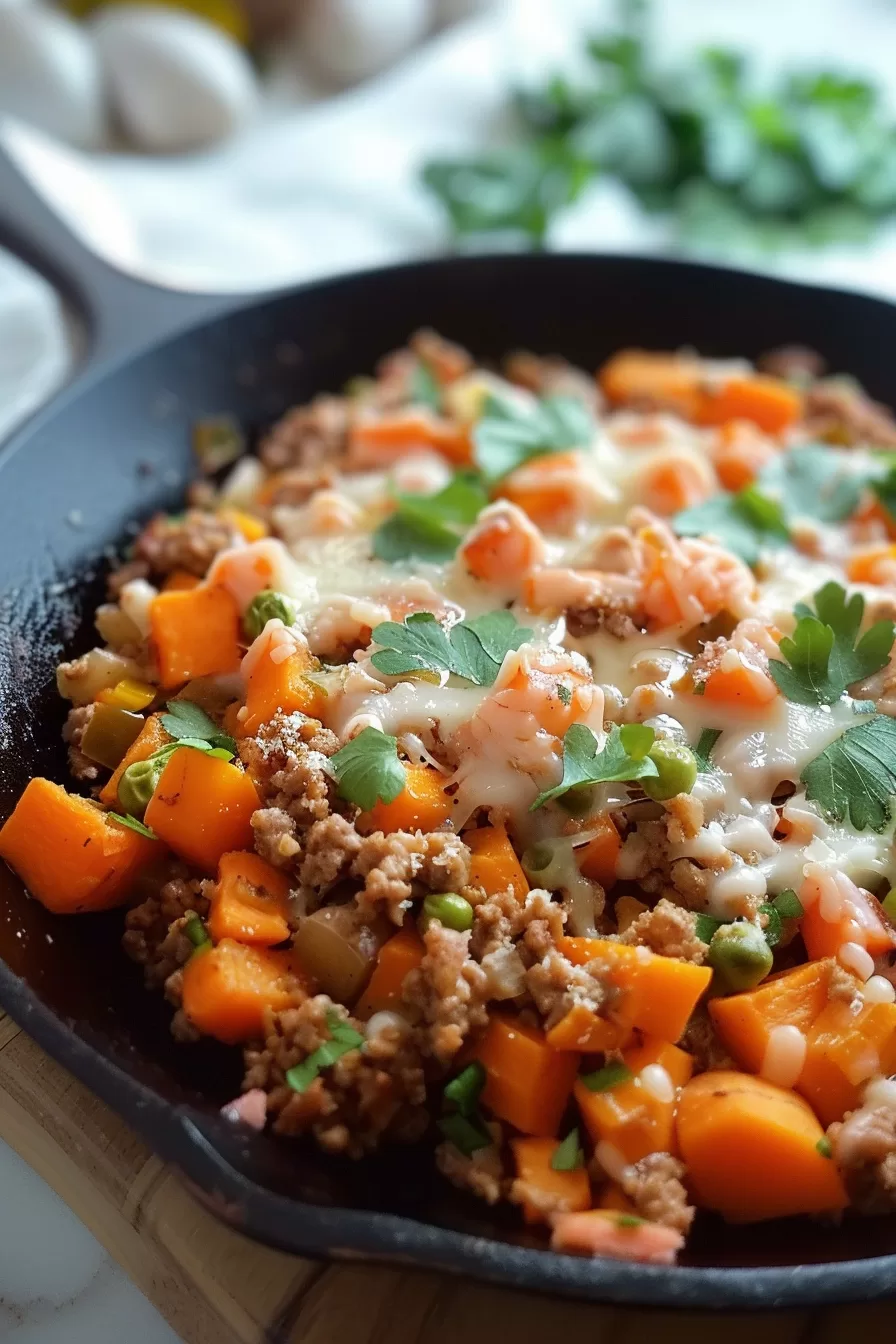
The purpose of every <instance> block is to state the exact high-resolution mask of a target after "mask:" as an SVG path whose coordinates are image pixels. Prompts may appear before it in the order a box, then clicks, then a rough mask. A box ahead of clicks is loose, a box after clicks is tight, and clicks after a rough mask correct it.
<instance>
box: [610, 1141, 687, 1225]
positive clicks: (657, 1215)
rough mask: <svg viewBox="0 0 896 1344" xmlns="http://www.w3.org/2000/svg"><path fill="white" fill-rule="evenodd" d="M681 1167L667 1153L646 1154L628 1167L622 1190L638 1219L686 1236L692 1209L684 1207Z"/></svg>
mask: <svg viewBox="0 0 896 1344" xmlns="http://www.w3.org/2000/svg"><path fill="white" fill-rule="evenodd" d="M684 1170H685V1169H684V1163H683V1162H679V1161H678V1158H677V1157H673V1156H672V1154H671V1153H650V1154H648V1156H647V1157H642V1158H641V1160H640V1162H636V1163H635V1165H634V1166H633V1167H629V1168H628V1170H627V1171H626V1173H625V1175H624V1176H623V1178H622V1188H623V1190H624V1191H625V1193H626V1194H627V1195H628V1197H629V1199H630V1200H631V1201H632V1203H633V1204H634V1206H635V1208H636V1209H637V1211H638V1214H639V1216H640V1217H641V1218H646V1219H647V1221H648V1222H650V1223H660V1224H661V1225H662V1226H663V1227H671V1228H674V1229H675V1231H676V1232H681V1234H682V1235H683V1236H685V1235H687V1233H688V1231H689V1230H690V1226H691V1223H692V1222H693V1221H694V1212H695V1211H694V1209H693V1208H692V1207H691V1205H690V1204H689V1203H688V1197H687V1194H686V1192H685V1188H684V1186H683V1185H682V1177H683V1176H684Z"/></svg>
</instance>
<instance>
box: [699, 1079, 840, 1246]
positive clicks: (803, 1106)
mask: <svg viewBox="0 0 896 1344" xmlns="http://www.w3.org/2000/svg"><path fill="white" fill-rule="evenodd" d="M677 1129H678V1146H679V1149H680V1152H681V1156H682V1159H683V1160H684V1162H685V1165H686V1166H687V1169H688V1182H689V1184H690V1187H691V1189H692V1190H693V1193H694V1196H695V1198H696V1201H697V1203H698V1204H699V1205H700V1206H701V1207H702V1208H706V1209H715V1210H716V1211H717V1212H719V1213H722V1214H724V1215H725V1217H726V1218H728V1219H729V1220H730V1221H732V1222H755V1221H758V1220H760V1219H763V1218H783V1217H787V1216H789V1215H791V1214H800V1213H828V1212H834V1211H835V1210H837V1209H842V1208H845V1206H846V1203H847V1198H846V1192H845V1190H844V1189H843V1183H842V1181H841V1180H840V1176H839V1173H838V1171H837V1167H836V1164H835V1163H834V1162H832V1161H831V1159H830V1158H829V1157H825V1156H824V1154H823V1152H822V1151H820V1150H819V1147H818V1145H819V1143H820V1142H821V1140H822V1139H823V1138H824V1137H825V1135H824V1130H823V1129H822V1127H821V1125H820V1124H819V1122H818V1120H817V1118H816V1117H815V1115H814V1114H813V1112H812V1109H811V1107H810V1106H809V1105H808V1104H807V1102H805V1101H804V1100H803V1099H802V1097H798V1096H797V1095H796V1093H795V1092H788V1091H786V1090H785V1089H784V1088H783V1087H776V1086H775V1085H774V1084H773V1083H768V1082H766V1081H765V1079H764V1078H754V1077H753V1075H752V1074H749V1073H736V1072H734V1071H733V1070H727V1069H725V1070H719V1071H714V1072H710V1073H701V1074H700V1076H699V1078H695V1079H694V1080H693V1081H692V1082H690V1083H689V1084H688V1086H687V1087H686V1088H685V1089H684V1091H683V1092H682V1094H681V1100H680V1101H679V1103H678V1123H677ZM822 1146H823V1145H822Z"/></svg>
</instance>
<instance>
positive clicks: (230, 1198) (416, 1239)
mask: <svg viewBox="0 0 896 1344" xmlns="http://www.w3.org/2000/svg"><path fill="white" fill-rule="evenodd" d="M595 263H597V264H602V265H607V264H617V265H619V266H621V267H625V268H630V269H632V271H634V270H636V269H641V270H642V271H644V272H646V273H650V272H653V273H655V274H656V273H660V272H663V271H671V270H676V271H690V272H692V273H694V274H700V275H702V276H704V277H705V278H712V277H713V276H717V277H719V278H721V277H723V276H724V277H732V278H734V277H736V278H737V279H738V280H739V281H741V282H742V283H743V282H747V283H750V284H753V285H755V286H757V287H763V288H767V290H768V292H769V294H770V295H771V294H774V293H780V292H781V291H783V290H787V291H790V292H804V293H806V292H809V293H812V294H813V295H814V296H816V297H817V298H827V299H828V300H829V301H830V302H831V303H832V304H843V303H845V302H849V303H850V304H853V305H858V306H859V307H865V308H875V309H883V310H886V311H888V312H889V313H891V314H893V313H896V305H894V304H893V303H891V302H888V301H887V300H885V299H880V298H877V297H876V296H874V295H871V294H867V293H863V292H861V291H854V290H849V289H838V288H833V287H830V286H822V285H813V284H809V283H806V282H801V281H796V280H789V279H785V278H782V277H779V276H777V275H769V274H766V273H763V272H760V271H753V270H748V269H743V268H738V267H732V266H722V265H716V264H713V263H707V262H698V261H692V260H689V259H683V260H678V259H672V258H666V257H650V256H649V257H644V256H640V255H638V254H630V253H618V254H616V253H600V252H593V253H581V252H562V253H541V254H516V253H511V254H479V255H462V256H453V257H441V258H433V259H427V260H418V261H410V262H403V263H399V264H396V265H391V266H385V267H371V268H367V269H364V270H355V271H350V272H346V273H342V274H340V275H337V276H328V277H322V278H320V279H316V280H313V281H310V282H306V283H302V284H299V285H295V286H287V287H283V288H279V289H276V290H272V291H268V292H266V293H264V294H263V295H260V296H259V295H245V294H239V295H228V296H226V297H223V296H222V298H221V301H220V305H219V306H218V307H216V308H214V309H213V310H212V311H211V312H210V313H205V314H201V315H200V316H199V317H198V318H197V317H194V318H193V320H190V321H186V322H180V323H178V324H177V326H176V328H175V329H174V330H172V331H170V332H169V333H167V334H165V335H161V336H160V335H158V334H156V335H155V336H154V337H153V338H152V339H151V340H149V341H147V342H146V343H145V344H143V345H141V346H139V347H137V348H136V349H135V348H131V349H128V350H126V351H125V352H123V353H122V354H121V355H117V356H113V357H111V358H109V359H105V360H101V361H98V362H96V363H93V364H91V363H89V362H88V364H87V366H86V367H85V368H84V369H83V371H82V372H80V373H79V372H78V370H77V369H76V370H75V371H74V374H73V376H72V377H71V378H70V379H69V381H68V382H67V383H65V384H64V385H63V387H62V388H60V389H59V390H58V392H57V393H56V395H55V396H54V397H52V399H51V400H50V401H49V402H48V403H46V404H45V405H44V406H42V407H41V408H39V409H38V410H37V411H36V412H34V413H32V414H31V415H30V416H29V417H28V418H27V419H26V420H25V421H24V422H23V423H21V424H19V425H18V426H17V427H16V428H15V429H14V431H13V433H12V435H11V436H10V437H9V438H8V439H7V441H6V443H5V444H3V445H2V446H0V473H2V471H3V469H4V467H5V466H6V465H7V464H8V463H9V462H10V461H11V460H12V459H13V457H14V456H16V455H17V454H18V453H19V452H20V451H21V450H22V449H23V448H25V447H26V446H27V444H28V443H29V441H30V439H31V438H32V437H33V436H35V435H37V434H39V433H41V432H42V431H43V430H44V429H45V428H46V426H47V425H49V424H50V423H51V422H52V421H53V420H55V419H56V417H57V416H58V415H60V414H61V413H63V412H64V411H65V409H66V407H67V405H68V404H69V403H70V402H73V401H75V400H77V399H78V398H80V397H81V395H82V394H83V393H85V392H88V391H90V390H92V389H94V388H95V387H96V386H97V385H99V384H101V383H102V382H104V381H105V380H107V379H109V378H111V377H112V376H113V375H114V374H115V373H116V372H118V371H120V370H121V369H123V368H125V367H126V366H128V365H129V364H131V363H133V362H134V361H135V360H137V359H141V358H142V357H144V356H146V355H149V354H151V353H152V352H153V351H155V350H158V349H159V348H160V347H162V346H164V345H166V344H167V343H168V342H169V341H170V340H173V339H180V338H182V337H183V336H185V335H189V334H190V333H192V332H199V331H203V330H205V329H206V328H210V327H214V326H215V325H216V324H217V322H218V321H219V320H223V321H226V320H227V319H228V318H229V317H231V316H238V315H241V314H243V313H246V312H248V311H250V310H260V309H262V308H264V307H265V306H266V305H268V304H271V303H276V302H278V301H283V300H286V299H300V298H301V296H303V295H305V294H309V293H320V292H321V291H327V290H332V289H335V288H340V289H342V288H345V287H350V286H352V285H354V284H363V283H364V282H365V281H367V280H370V279H372V278H374V277H376V278H378V279H386V280H388V279H389V278H390V277H404V278H405V279H407V278H408V277H409V276H411V275H413V274H415V273H417V274H419V273H421V272H430V271H433V270H443V271H444V270H451V269H452V268H455V267H458V266H463V267H470V266H473V267H476V266H477V265H478V266H481V267H483V268H491V267H497V268H501V267H520V266H526V267H529V268H530V269H541V268H545V267H546V268H548V269H550V268H551V267H552V266H553V267H557V266H559V265H563V266H568V267H575V266H590V265H593V264H595ZM0 1007H2V1008H3V1009H4V1010H5V1011H6V1012H8V1013H9V1015H10V1017H11V1018H12V1019H13V1020H14V1021H15V1022H17V1023H18V1024H19V1026H21V1027H22V1029H23V1030H25V1031H26V1032H27V1034H28V1035H29V1036H31V1037H32V1038H33V1039H34V1040H35V1041H36V1042H37V1043H38V1044H39V1045H40V1046H41V1047H42V1048H43V1049H45V1050H46V1051H47V1053H48V1054H49V1055H50V1056H51V1057H52V1058H53V1059H54V1060H55V1061H56V1062H57V1063H59V1064H61V1065H63V1067H65V1068H67V1069H69V1071H70V1072H71V1073H73V1074H74V1076H75V1077H76V1078H77V1079H78V1080H79V1082H81V1083H82V1084H84V1085H85V1086H86V1087H88V1088H89V1089H90V1090H91V1091H92V1092H93V1093H94V1094H95V1095H97V1096H99V1097H100V1098H101V1100H102V1101H104V1102H105V1103H106V1104H107V1105H109V1106H110V1107H111V1109H112V1110H114V1111H115V1112H116V1113H117V1114H118V1115H119V1116H120V1117H121V1118H122V1119H123V1120H125V1121H126V1122H127V1123H128V1124H129V1125H131V1126H132V1127H133V1128H134V1129H135V1130H136V1131H137V1132H138V1133H139V1134H140V1135H141V1137H142V1138H143V1139H144V1140H145V1141H146V1142H147V1143H148V1144H149V1146H150V1147H151V1148H153V1149H154V1150H155V1151H156V1152H158V1153H159V1154H160V1156H162V1157H163V1158H165V1160H166V1161H170V1162H172V1163H173V1164H174V1165H175V1166H176V1167H177V1168H178V1169H179V1170H180V1172H181V1174H182V1175H183V1176H184V1177H185V1178H186V1179H187V1181H188V1183H189V1184H190V1185H192V1187H193V1188H194V1191H195V1192H196V1193H198V1194H199V1196H200V1198H202V1199H203V1202H205V1204H206V1205H207V1206H208V1207H210V1208H211V1209H212V1211H213V1212H215V1213H217V1215H218V1216H221V1217H223V1218H224V1220H225V1221H227V1222H229V1223H230V1224H231V1225H233V1226H235V1227H236V1228H237V1229H238V1230H240V1231H242V1232H244V1233H246V1234H247V1235H249V1236H251V1237H253V1238H255V1239H257V1240H259V1241H262V1242H265V1243H267V1244H269V1245H273V1246H276V1247H278V1248H280V1249H282V1250H286V1251H291V1252H293V1253H296V1254H300V1255H307V1256H313V1257H317V1258H323V1257H327V1258H331V1259H333V1260H336V1261H339V1260H353V1259H358V1258H361V1259H364V1260H369V1261H373V1262H379V1263H383V1264H387V1265H393V1266H395V1267H401V1268H408V1267H415V1268H420V1269H429V1270H441V1271H443V1272H447V1273H451V1274H454V1275H460V1274H469V1275H470V1276H471V1277H472V1278H474V1279H480V1280H484V1281H486V1282H489V1283H492V1284H496V1285H503V1286H505V1287H517V1288H524V1289H528V1290H530V1291H536V1292H539V1293H544V1294H553V1295H560V1296H563V1297H569V1298H574V1299H579V1300H591V1301H598V1302H611V1303H615V1304H619V1305H638V1306H651V1307H679V1308H686V1309H690V1310H693V1309H695V1308H696V1309H706V1310H710V1309H720V1308H741V1309H750V1310H771V1309H777V1308H782V1307H795V1306H818V1305H822V1304H825V1305H832V1304H839V1303H846V1302H852V1301H876V1300H880V1299H883V1298H886V1297H889V1296H891V1295H893V1294H894V1293H896V1253H894V1254H890V1255H883V1256H872V1257H868V1258H864V1259H859V1260H838V1261H828V1262H824V1263H820V1264H809V1265H792V1266H773V1267H768V1266H748V1267H743V1268H736V1267H725V1268H716V1267H710V1266H669V1267H666V1266H651V1265H638V1264H631V1263H626V1262H622V1261H613V1260H603V1261H588V1260H584V1259H579V1258H576V1257H573V1256H568V1255H563V1254H560V1253H557V1252H553V1251H550V1250H543V1249H535V1248H531V1249H530V1248H527V1247H520V1246H515V1245H512V1244H509V1243H507V1242H503V1241H497V1240H493V1239H491V1238H487V1237H483V1236H478V1235H473V1234H470V1233H464V1232H457V1231H453V1230H451V1229H448V1228H444V1227H440V1226H437V1225H435V1224H432V1223H426V1222H420V1221H417V1220H416V1219H413V1218H409V1217H405V1216H402V1215H398V1214H390V1213H381V1212H376V1211H369V1210H357V1209H345V1208H325V1207H321V1206H318V1205H313V1204H308V1203H306V1202H304V1201H301V1200H298V1199H293V1198H290V1197H287V1196H285V1195H280V1194H276V1193H274V1192H272V1191H269V1190H267V1189H265V1188H263V1187H262V1186H260V1185H258V1184H257V1183H256V1182H254V1181H251V1180H249V1179H248V1178H247V1177H245V1176H243V1175H242V1174H241V1173H240V1172H238V1171H237V1170H236V1169H235V1168H234V1167H233V1166H231V1165H230V1163H229V1162H228V1161H227V1160H226V1159H225V1158H224V1156H223V1155H222V1154H221V1153H220V1152H219V1151H218V1150H217V1149H216V1147H215V1145H214V1142H213V1140H212V1138H211V1137H210V1136H209V1134H208V1133H206V1132H204V1128H203V1125H202V1116H201V1114H200V1113H199V1112H198V1111H195V1110H194V1109H193V1108H192V1107H189V1106H186V1105H175V1104H173V1103H171V1102H168V1101H166V1100H165V1099H164V1098H163V1097H162V1096H160V1095H159V1094H158V1093H156V1092H155V1091H154V1090H153V1089H152V1088H151V1087H150V1086H148V1085H147V1084H145V1083H142V1082H140V1081H138V1080H137V1079H136V1078H135V1077H133V1076H132V1075H131V1074H130V1073H129V1072H128V1071H127V1070H126V1069H125V1068H123V1067H122V1066H121V1065H119V1064H117V1063H116V1062H114V1061H113V1060H112V1059H109V1058H107V1057H106V1056H105V1055H103V1054H102V1053H101V1052H100V1050H99V1049H98V1048H97V1047H96V1046H94V1045H92V1044H89V1043H88V1042H87V1041H85V1040H84V1039H82V1038H81V1037H79V1036H78V1034H77V1032H76V1031H75V1030H74V1028H73V1027H70V1026H68V1025H67V1024H66V1023H65V1022H64V1020H63V1019H62V1018H61V1017H59V1016H57V1014H56V1013H54V1012H53V1011H52V1009H51V1008H49V1007H48V1006H47V1005H46V1004H44V1003H43V1002H42V1001H41V1000H40V999H39V997H38V996H37V994H36V993H35V992H34V991H33V990H32V989H31V988H30V987H29V985H28V984H27V983H26V982H25V980H24V979H22V978H20V977H19V976H17V975H15V974H14V972H12V971H11V969H10V968H9V966H7V964H6V963H5V962H3V961H2V960H0ZM234 1209H238V1210H240V1213H239V1215H238V1216H235V1215H234V1212H233V1210H234Z"/></svg>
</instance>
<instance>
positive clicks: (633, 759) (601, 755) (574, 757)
mask: <svg viewBox="0 0 896 1344" xmlns="http://www.w3.org/2000/svg"><path fill="white" fill-rule="evenodd" d="M648 734H649V735H650V736H649V739H648V737H647V735H648ZM654 737H655V734H654V731H653V729H652V728H648V727H646V725H644V724H642V723H629V724H624V725H623V727H621V728H620V727H619V726H618V725H617V724H614V725H613V727H612V728H611V729H610V731H609V733H608V734H607V738H606V741H605V742H604V745H603V747H602V748H601V750H600V751H598V749H597V738H596V737H595V736H594V733H593V732H592V731H591V729H590V728H586V727H585V725H584V724H583V723H574V724H573V725H572V726H571V727H570V728H567V730H566V736H565V737H564V739H563V778H562V779H561V781H560V783H559V784H555V785H554V787H553V788H552V789H546V790H545V792H544V793H540V794H539V795H538V797H537V798H536V799H535V802H534V803H533V804H532V806H531V807H530V808H529V811H530V812H534V811H535V810H536V809H537V808H539V807H544V805H545V803H548V802H550V801H551V799H552V798H559V797H560V796H561V794H564V793H568V792H569V790H570V789H575V788H577V787H578V786H579V785H580V784H601V783H609V782H612V783H620V782H623V781H625V780H632V779H651V778H655V776H656V775H657V774H658V771H657V768H656V764H655V762H654V761H652V760H651V758H650V757H649V756H648V755H647V752H648V751H649V750H650V747H651V746H652V745H653V740H654ZM645 743H646V745H645Z"/></svg>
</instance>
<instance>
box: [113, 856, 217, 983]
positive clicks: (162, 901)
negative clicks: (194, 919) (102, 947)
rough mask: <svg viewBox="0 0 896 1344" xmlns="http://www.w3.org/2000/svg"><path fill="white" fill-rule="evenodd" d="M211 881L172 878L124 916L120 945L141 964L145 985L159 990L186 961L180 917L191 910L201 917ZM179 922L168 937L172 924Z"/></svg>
mask: <svg viewBox="0 0 896 1344" xmlns="http://www.w3.org/2000/svg"><path fill="white" fill-rule="evenodd" d="M209 885H210V883H207V882H202V881H199V880H198V879H186V878H183V877H175V878H172V879H171V880H170V881H168V882H165V883H164V885H163V886H162V887H161V888H160V889H159V892H158V894H157V895H155V896H148V897H147V898H146V900H145V901H142V902H141V904H140V905H135V906H134V908H133V910H129V911H128V913H127V915H126V916H125V932H124V935H123V937H122V940H121V945H122V947H123V948H124V950H125V952H126V953H127V955H128V956H129V957H130V958H131V960H132V961H136V962H137V964H138V965H139V966H142V967H143V975H144V978H145V980H146V985H147V988H149V989H161V987H162V985H164V983H165V981H166V980H167V979H168V977H169V975H171V974H172V972H173V971H176V970H177V969H178V968H179V967H180V966H181V965H183V961H184V960H186V958H185V957H182V956H181V954H182V953H183V951H184V941H185V940H184V939H183V938H182V937H181V935H180V932H179V930H180V923H179V922H178V921H181V920H182V917H183V916H184V915H185V914H187V912H188V911H192V912H194V913H195V914H197V915H199V916H200V917H203V918H204V917H205V915H206V914H207V913H208V898H207V896H206V895H205V894H204V889H206V888H207V887H208V886H209ZM176 922H178V927H177V929H176V930H175V932H174V934H173V935H172V936H171V937H169V933H170V930H171V927H172V925H173V924H175V923H176Z"/></svg>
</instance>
